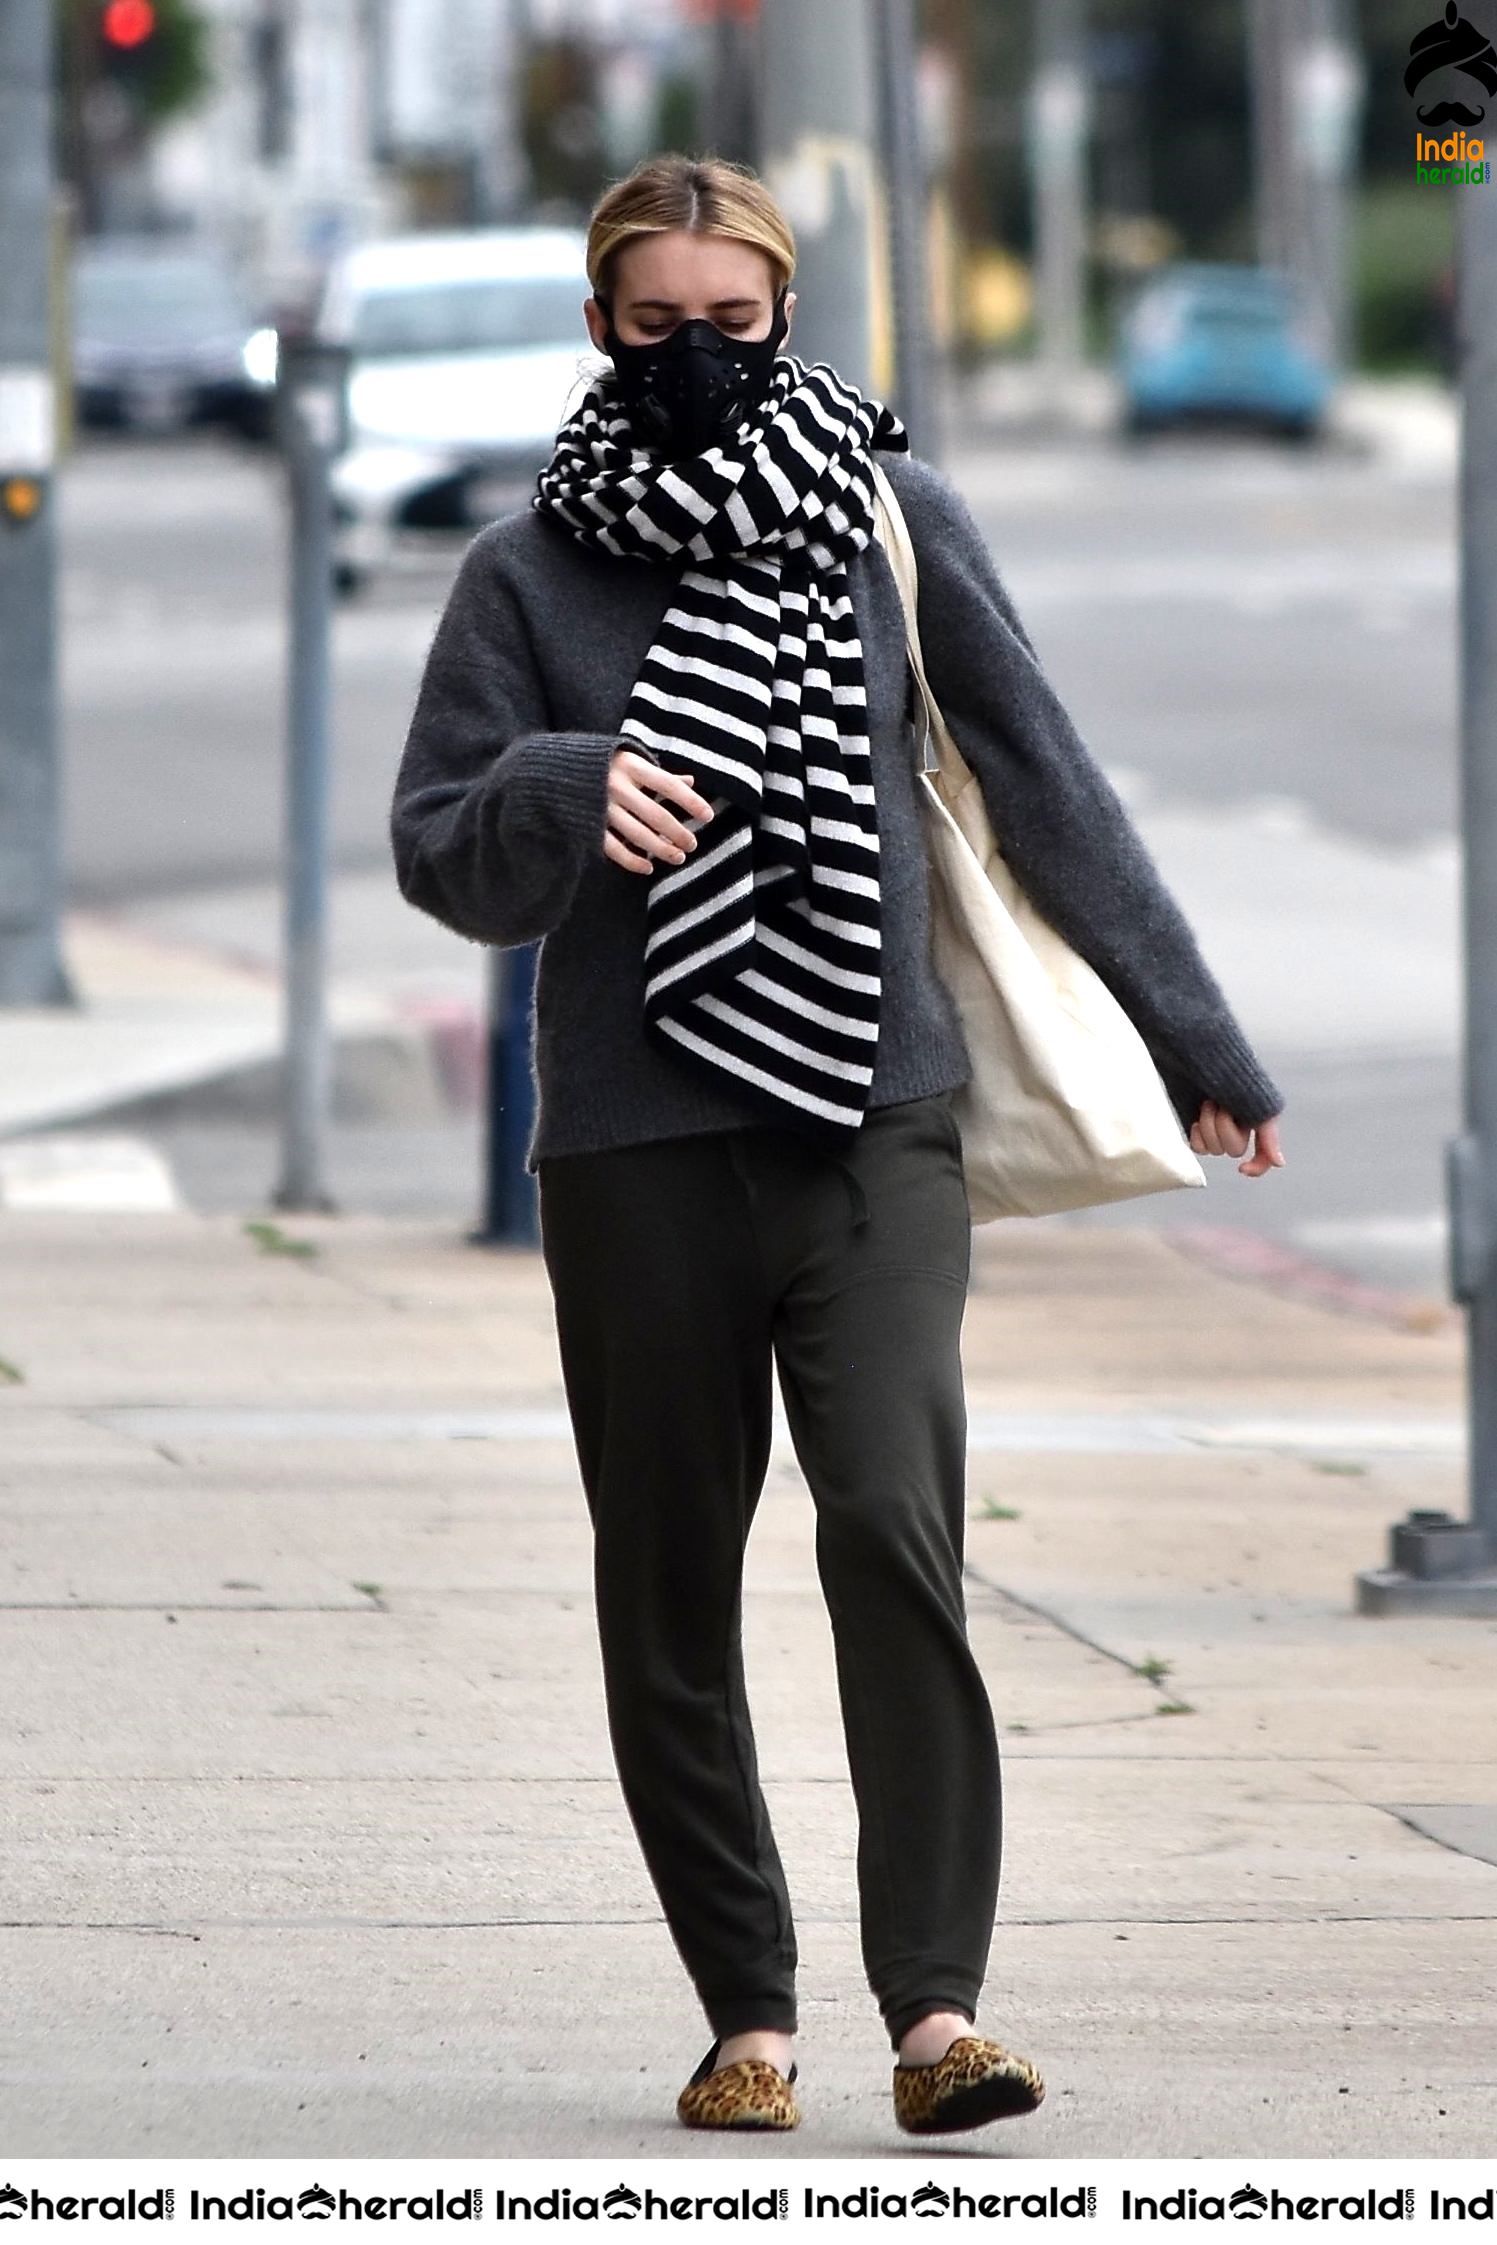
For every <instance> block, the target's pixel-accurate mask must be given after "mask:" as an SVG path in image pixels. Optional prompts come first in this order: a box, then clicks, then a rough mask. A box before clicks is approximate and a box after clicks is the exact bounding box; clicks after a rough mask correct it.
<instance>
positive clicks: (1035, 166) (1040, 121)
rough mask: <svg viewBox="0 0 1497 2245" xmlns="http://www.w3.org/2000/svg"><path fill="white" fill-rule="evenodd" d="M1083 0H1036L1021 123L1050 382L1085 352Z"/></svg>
mask: <svg viewBox="0 0 1497 2245" xmlns="http://www.w3.org/2000/svg"><path fill="white" fill-rule="evenodd" d="M1084 28H1085V17H1084V6H1083V0H1035V8H1034V29H1035V71H1034V78H1033V81H1032V83H1031V86H1030V91H1029V104H1028V111H1027V129H1028V141H1029V162H1030V169H1031V176H1032V178H1033V181H1034V192H1035V236H1036V263H1037V265H1038V269H1039V288H1038V301H1039V358H1040V363H1041V365H1042V366H1043V367H1044V368H1045V369H1046V371H1047V373H1048V374H1049V376H1050V377H1051V379H1052V380H1053V381H1056V382H1058V383H1060V384H1061V385H1064V384H1066V383H1067V382H1069V381H1071V380H1074V378H1075V376H1076V375H1077V374H1079V373H1080V371H1081V368H1082V366H1083V364H1084V362H1085V357H1086V335H1085V253H1086V135H1087V123H1088V109H1089V99H1088V95H1089V89H1088V84H1087V75H1086V68H1085V62H1084V42H1083V33H1084Z"/></svg>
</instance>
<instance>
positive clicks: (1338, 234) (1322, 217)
mask: <svg viewBox="0 0 1497 2245" xmlns="http://www.w3.org/2000/svg"><path fill="white" fill-rule="evenodd" d="M1303 5H1304V11H1305V23H1304V38H1303V41H1302V43H1301V46H1300V51H1299V54H1298V56H1297V57H1296V69H1295V77H1294V87H1293V91H1294V126H1295V141H1296V146H1297V151H1298V162H1297V166H1296V169H1297V171H1298V174H1299V177H1300V180H1301V182H1302V191H1303V200H1302V205H1301V209H1302V238H1301V245H1300V246H1301V258H1302V267H1303V275H1304V291H1305V298H1306V302H1307V305H1308V308H1309V312H1310V317H1311V319H1312V320H1313V322H1314V323H1315V326H1316V329H1317V330H1318V337H1319V341H1320V344H1321V347H1322V349H1323V350H1324V352H1325V354H1326V356H1327V358H1328V359H1329V361H1330V363H1331V366H1332V367H1333V369H1334V370H1335V371H1336V373H1337V374H1341V373H1344V372H1345V370H1346V366H1347V363H1348V360H1349V359H1350V357H1351V355H1352V350H1353V338H1352V334H1351V292H1350V289H1349V287H1348V280H1347V258H1348V240H1349V234H1350V219H1349V210H1348V201H1349V197H1348V191H1347V189H1348V180H1349V176H1350V173H1351V169H1352V164H1353V160H1354V157H1355V153H1356V138H1357V124H1358V118H1359V114H1360V109H1361V102H1362V90H1363V79H1364V75H1365V73H1364V66H1363V63H1362V58H1361V56H1360V54H1359V53H1358V52H1357V50H1356V48H1355V47H1354V46H1353V45H1352V42H1351V38H1350V35H1349V32H1348V29H1347V23H1346V9H1345V0H1303Z"/></svg>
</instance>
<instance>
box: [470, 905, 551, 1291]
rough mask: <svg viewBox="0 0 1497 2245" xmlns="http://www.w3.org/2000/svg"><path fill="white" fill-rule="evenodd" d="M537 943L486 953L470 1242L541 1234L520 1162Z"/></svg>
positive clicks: (523, 1242) (526, 1132) (513, 1240)
mask: <svg viewBox="0 0 1497 2245" xmlns="http://www.w3.org/2000/svg"><path fill="white" fill-rule="evenodd" d="M538 950H539V946H538V945H536V944H533V943H527V944H521V945H517V946H516V947H515V948H513V949H511V950H506V951H498V950H496V951H491V952H490V954H489V979H488V998H489V1022H488V1071H487V1073H488V1083H487V1098H486V1101H485V1109H484V1113H485V1143H484V1165H483V1179H484V1181H483V1216H482V1220H481V1222H480V1224H479V1227H478V1229H477V1230H476V1231H474V1232H470V1233H469V1235H468V1236H469V1238H470V1240H471V1241H472V1243H473V1245H474V1246H475V1247H533V1246H535V1245H536V1243H537V1242H538V1241H539V1239H540V1236H541V1233H540V1199H539V1194H538V1193H537V1190H536V1182H535V1179H534V1177H532V1176H531V1174H530V1172H529V1171H528V1170H527V1169H526V1167H525V1152H526V1148H527V1147H528V1145H529V1143H530V1132H531V1127H532V1125H533V1123H534V1120H535V1082H534V1079H533V1077H532V1075H531V1070H530V1024H531V1017H532V1014H533V1012H534V1008H535V967H536V955H537V952H538Z"/></svg>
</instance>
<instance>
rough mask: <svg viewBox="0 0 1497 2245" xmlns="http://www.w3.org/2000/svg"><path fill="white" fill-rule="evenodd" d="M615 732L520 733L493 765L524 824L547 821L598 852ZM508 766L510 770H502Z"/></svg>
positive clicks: (542, 824) (605, 820)
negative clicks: (496, 763) (497, 762)
mask: <svg viewBox="0 0 1497 2245" xmlns="http://www.w3.org/2000/svg"><path fill="white" fill-rule="evenodd" d="M618 746H619V741H618V737H617V735H616V734H614V733H523V734H521V736H520V738H519V739H518V740H515V741H511V743H510V745H509V747H508V749H507V750H506V752H505V754H504V756H503V757H502V758H501V759H500V761H499V764H498V765H497V766H496V767H495V769H496V772H497V773H498V774H499V777H500V780H501V782H502V784H503V786H504V788H505V791H506V793H507V795H508V797H509V799H510V801H511V803H512V804H513V806H514V815H515V817H516V819H517V820H518V821H519V823H520V824H521V825H523V826H532V827H533V826H544V825H547V824H551V825H554V826H558V827H560V828H561V830H562V832H563V833H564V834H566V835H567V836H568V837H569V838H570V839H571V840H572V841H574V842H576V843H578V844H580V845H582V846H583V847H592V848H594V849H597V850H599V851H601V849H602V847H603V839H604V832H605V827H606V822H607V816H608V771H609V766H610V765H611V764H612V762H613V755H614V750H615V749H616V748H617V747H618ZM505 766H508V770H507V771H506V770H505Z"/></svg>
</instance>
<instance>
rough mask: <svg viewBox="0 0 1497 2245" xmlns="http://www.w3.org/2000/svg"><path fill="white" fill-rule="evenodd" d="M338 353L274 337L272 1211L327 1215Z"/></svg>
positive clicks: (344, 366)
mask: <svg viewBox="0 0 1497 2245" xmlns="http://www.w3.org/2000/svg"><path fill="white" fill-rule="evenodd" d="M347 376H348V352H347V349H346V348H345V346H343V345H342V344H333V343H322V342H318V341H315V340H313V339H310V338H303V339H291V338H283V340H282V346H281V356H280V364H279V373H278V386H279V392H280V395H279V398H278V406H279V411H280V430H281V442H282V444H283V446H284V449H285V455H286V466H287V481H288V488H289V493H290V501H291V646H290V668H289V675H288V696H287V716H288V725H287V756H286V889H285V951H284V962H283V969H284V985H283V987H284V1006H285V1044H284V1071H283V1080H282V1090H281V1176H280V1183H279V1184H278V1186H277V1188H276V1191H275V1194H274V1196H273V1197H274V1204H275V1206H276V1207H277V1208H299V1209H331V1208H332V1207H333V1206H334V1205H335V1204H334V1202H333V1200H332V1199H331V1197H330V1195H329V1194H328V1192H327V1190H326V1188H325V1186H324V1183H323V1174H322V1162H323V1142H324V1138H325V1135H326V1128H327V1112H328V1091H329V1052H328V1035H327V987H326V985H327V890H328V835H329V797H330V780H331V754H330V746H331V719H332V629H331V627H332V595H333V534H332V533H333V517H332V499H331V493H330V490H329V486H328V470H329V468H330V466H331V465H332V462H333V459H334V457H335V455H336V454H337V453H338V452H339V451H341V450H342V448H343V446H344V444H345V443H346V442H347V429H348V405H347Z"/></svg>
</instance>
